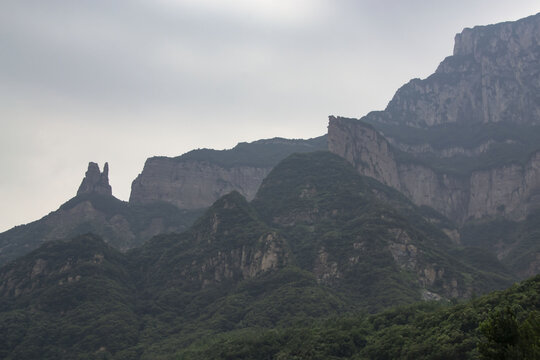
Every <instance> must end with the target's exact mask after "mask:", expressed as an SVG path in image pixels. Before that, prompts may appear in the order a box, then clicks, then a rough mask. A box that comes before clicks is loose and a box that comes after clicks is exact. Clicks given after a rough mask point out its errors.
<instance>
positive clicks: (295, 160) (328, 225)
mask: <svg viewBox="0 0 540 360" xmlns="http://www.w3.org/2000/svg"><path fill="white" fill-rule="evenodd" d="M368 130H369V129H368ZM362 133H364V134H367V135H368V136H369V135H373V134H372V133H370V132H369V131H365V132H362ZM368 142H369V139H366V142H364V144H366V146H368V147H369V146H371V145H370V144H369V143H368ZM329 144H330V146H331V145H332V142H331V141H330V142H329ZM377 148H378V149H380V148H384V146H380V147H377ZM359 156H360V155H359ZM388 156H391V153H388ZM368 161H369V159H368ZM386 173H387V172H383V174H386ZM252 204H253V207H254V208H255V209H256V210H257V211H258V212H259V213H260V214H261V218H262V219H263V220H265V221H266V222H267V223H269V224H271V225H272V227H273V228H275V229H277V230H278V231H279V232H280V233H282V234H283V236H284V237H285V238H286V239H287V240H288V242H289V244H290V248H291V253H292V255H293V256H294V258H295V259H296V263H297V264H298V266H300V267H301V268H302V269H304V270H307V271H309V272H312V273H313V274H314V275H315V276H316V278H317V281H318V282H319V283H320V284H324V285H325V286H329V287H331V288H347V289H348V290H347V291H349V294H350V296H352V297H353V298H354V299H355V301H357V302H358V303H367V304H369V307H371V308H378V307H380V306H381V305H382V304H383V302H384V301H386V300H385V299H384V297H383V296H381V290H382V289H387V288H392V289H395V291H396V294H397V293H399V294H400V295H399V297H400V301H404V302H406V301H408V300H407V299H416V300H419V299H420V298H424V299H432V298H440V297H447V298H451V297H467V296H470V295H471V294H472V292H473V291H475V290H474V289H475V288H478V286H479V284H480V283H482V282H483V281H486V283H490V282H492V281H493V280H489V279H487V278H485V279H484V280H480V277H478V276H479V274H474V275H472V277H471V278H469V279H466V277H464V276H463V274H462V273H460V271H456V270H457V269H466V268H467V269H468V270H467V271H471V274H472V273H473V272H475V270H472V267H471V268H468V266H469V265H465V264H464V263H459V262H458V261H456V259H455V258H453V256H451V255H449V254H450V253H451V251H452V250H451V249H453V248H454V246H455V242H456V239H450V238H449V237H448V236H447V235H446V233H445V232H444V231H441V229H440V228H442V227H443V226H440V227H437V226H435V225H434V224H435V223H436V222H437V221H436V220H435V219H431V218H429V219H428V218H427V217H425V216H424V215H423V214H422V213H421V212H420V210H419V209H418V208H417V207H416V206H414V205H413V204H412V202H411V201H409V200H407V198H406V197H404V196H403V195H401V194H400V193H399V192H397V191H395V190H393V189H391V188H390V187H387V186H384V185H382V184H381V183H379V182H377V181H375V180H372V179H370V178H366V177H361V176H359V175H358V174H357V173H356V171H355V170H354V169H352V168H351V167H350V166H348V164H347V162H346V161H345V160H343V159H341V158H340V157H338V156H336V155H334V154H330V153H328V152H317V153H311V154H295V155H291V156H290V157H288V158H287V159H285V160H284V161H282V162H281V163H280V164H279V165H278V166H276V167H275V168H274V169H273V170H272V172H271V173H270V174H269V175H268V176H267V177H266V179H265V180H264V181H263V184H262V185H261V187H260V189H259V191H258V193H257V195H256V197H255V199H254V200H253V202H252ZM439 216H440V215H439ZM440 217H441V218H443V217H442V216H440ZM449 233H451V231H449ZM472 278H474V279H475V280H474V281H472V282H470V279H472ZM352 284H354V285H352ZM383 284H384V285H383ZM349 285H352V287H351V288H348V286H349ZM394 305H395V304H394Z"/></svg>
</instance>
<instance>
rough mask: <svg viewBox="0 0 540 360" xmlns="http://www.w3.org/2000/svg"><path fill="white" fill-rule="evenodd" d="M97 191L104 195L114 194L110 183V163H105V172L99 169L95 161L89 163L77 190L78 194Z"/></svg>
mask: <svg viewBox="0 0 540 360" xmlns="http://www.w3.org/2000/svg"><path fill="white" fill-rule="evenodd" d="M89 193H96V194H102V195H112V188H111V185H109V164H108V163H105V165H104V166H103V172H101V171H100V170H99V165H98V164H96V163H95V162H89V163H88V170H86V174H85V176H84V179H83V180H82V182H81V186H79V190H77V195H82V194H89Z"/></svg>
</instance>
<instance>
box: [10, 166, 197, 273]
mask: <svg viewBox="0 0 540 360" xmlns="http://www.w3.org/2000/svg"><path fill="white" fill-rule="evenodd" d="M108 170H109V166H108V164H107V163H105V166H104V168H103V172H100V170H99V167H98V165H97V164H96V163H93V162H91V163H90V164H89V165H88V171H86V174H85V177H84V179H83V181H82V183H81V186H80V187H79V190H78V191H77V196H75V197H74V198H72V199H70V200H68V201H67V202H66V203H64V204H63V205H62V206H60V208H59V209H58V210H56V211H53V212H51V213H50V214H48V215H47V216H44V217H43V218H41V219H39V220H36V221H34V222H32V223H29V224H26V225H21V226H17V227H14V228H13V229H10V230H8V231H6V232H3V233H1V234H0V265H2V264H4V263H6V262H8V261H10V260H13V259H15V258H16V257H19V256H21V255H24V254H26V253H28V252H30V251H31V250H33V249H36V248H37V247H39V246H40V245H41V244H43V243H45V242H48V241H52V240H63V239H67V238H71V237H75V236H78V235H82V234H86V233H93V234H96V235H98V236H100V237H102V238H103V239H104V240H105V241H106V242H107V243H109V244H110V245H113V246H114V247H116V248H117V249H119V250H121V251H125V250H128V249H130V248H133V247H135V246H138V245H140V244H141V243H143V242H144V241H146V240H148V239H150V238H151V237H152V236H155V235H157V234H162V233H168V232H180V231H183V230H186V229H187V228H188V227H189V226H190V225H191V224H192V223H193V221H195V219H196V218H197V217H198V216H199V215H200V213H201V212H200V211H189V210H180V209H178V208H177V207H175V206H173V205H170V204H148V205H145V204H129V203H127V202H125V201H121V200H119V199H117V198H115V197H114V196H113V195H112V193H111V186H110V185H109V179H108Z"/></svg>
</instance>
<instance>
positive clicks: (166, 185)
mask: <svg viewBox="0 0 540 360" xmlns="http://www.w3.org/2000/svg"><path fill="white" fill-rule="evenodd" d="M326 148H327V145H326V136H322V137H318V138H313V139H309V140H289V139H282V138H274V139H266V140H258V141H255V142H252V143H240V144H238V145H237V146H235V147H234V148H233V149H230V150H221V151H217V150H210V149H199V150H193V151H190V152H188V153H186V154H184V155H182V156H179V157H176V158H168V157H153V158H150V159H148V160H147V161H146V163H145V165H144V169H143V171H142V173H141V174H139V176H137V178H136V179H135V180H134V181H133V183H132V186H131V195H130V198H129V202H130V203H132V204H152V203H155V202H166V203H170V204H173V205H175V206H177V207H178V208H180V209H200V208H206V207H208V206H210V205H211V204H212V203H213V202H214V201H216V200H217V199H219V198H220V197H221V196H223V195H225V194H227V193H229V192H231V191H238V192H239V193H240V194H241V195H242V196H244V197H245V198H246V199H248V200H251V199H253V197H254V196H255V193H256V192H257V189H258V188H259V185H260V184H261V182H262V180H263V179H264V178H265V177H266V175H267V174H268V173H269V172H270V170H271V169H272V168H273V167H274V166H275V165H276V164H277V163H278V162H279V161H281V160H282V159H283V158H285V157H286V156H288V155H289V154H292V153H295V152H309V151H316V150H322V149H326Z"/></svg>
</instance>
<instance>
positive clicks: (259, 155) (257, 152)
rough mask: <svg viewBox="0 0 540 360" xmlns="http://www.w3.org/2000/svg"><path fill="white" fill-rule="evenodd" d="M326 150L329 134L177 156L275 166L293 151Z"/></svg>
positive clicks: (195, 151)
mask: <svg viewBox="0 0 540 360" xmlns="http://www.w3.org/2000/svg"><path fill="white" fill-rule="evenodd" d="M326 149H328V145H327V143H326V135H324V136H319V137H316V138H313V139H308V140H300V139H297V140H289V139H282V138H274V139H267V140H258V141H254V142H251V143H245V142H243V143H239V144H238V145H236V146H235V147H234V148H232V149H229V150H212V149H197V150H192V151H190V152H188V153H185V154H184V155H181V156H179V157H177V158H176V159H177V160H178V161H186V160H193V161H207V162H210V163H214V164H217V165H220V166H223V167H226V168H229V167H233V166H254V167H272V166H275V165H276V164H277V163H279V162H280V161H281V160H283V159H284V158H285V157H287V156H288V155H290V154H293V153H305V152H313V151H318V150H326Z"/></svg>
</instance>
